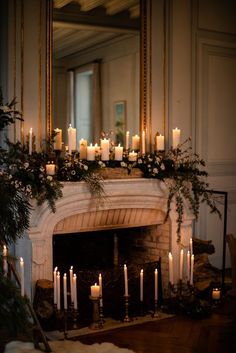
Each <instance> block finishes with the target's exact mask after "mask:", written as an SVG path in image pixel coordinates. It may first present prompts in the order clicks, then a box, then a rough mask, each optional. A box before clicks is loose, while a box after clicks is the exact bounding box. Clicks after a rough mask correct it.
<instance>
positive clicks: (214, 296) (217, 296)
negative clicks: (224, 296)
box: [212, 288, 221, 300]
mask: <svg viewBox="0 0 236 353" xmlns="http://www.w3.org/2000/svg"><path fill="white" fill-rule="evenodd" d="M220 293H221V291H220V289H219V288H213V289H212V299H213V300H220Z"/></svg>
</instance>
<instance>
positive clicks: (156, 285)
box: [154, 268, 158, 300]
mask: <svg viewBox="0 0 236 353" xmlns="http://www.w3.org/2000/svg"><path fill="white" fill-rule="evenodd" d="M154 292H155V296H154V299H155V300H158V271H157V268H156V269H155V271H154Z"/></svg>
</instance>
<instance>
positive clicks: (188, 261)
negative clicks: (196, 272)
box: [187, 250, 190, 282]
mask: <svg viewBox="0 0 236 353" xmlns="http://www.w3.org/2000/svg"><path fill="white" fill-rule="evenodd" d="M187 281H188V282H189V281H190V251H189V250H188V252H187Z"/></svg>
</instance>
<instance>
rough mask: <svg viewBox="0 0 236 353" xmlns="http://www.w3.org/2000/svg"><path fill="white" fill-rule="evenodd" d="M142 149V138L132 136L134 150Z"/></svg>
mask: <svg viewBox="0 0 236 353" xmlns="http://www.w3.org/2000/svg"><path fill="white" fill-rule="evenodd" d="M139 149H140V136H138V135H135V136H132V150H136V151H137V150H139Z"/></svg>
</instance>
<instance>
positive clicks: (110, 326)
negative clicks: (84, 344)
mask: <svg viewBox="0 0 236 353" xmlns="http://www.w3.org/2000/svg"><path fill="white" fill-rule="evenodd" d="M173 316H174V315H170V314H166V313H162V312H160V313H158V317H152V316H151V315H146V316H139V317H135V318H132V319H131V321H130V322H123V321H118V320H114V319H112V318H105V319H104V320H105V322H104V324H103V327H102V328H99V329H92V328H90V327H88V326H87V327H82V328H79V329H73V330H68V331H67V338H68V339H70V338H74V337H80V336H86V335H91V334H93V333H95V332H104V331H108V330H114V329H117V328H122V327H128V326H133V325H139V324H144V323H146V322H154V321H158V320H163V319H168V318H170V317H173ZM46 337H47V338H48V339H49V340H51V341H54V340H60V339H63V338H64V337H65V334H64V331H57V330H55V331H49V332H46Z"/></svg>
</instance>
